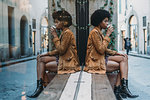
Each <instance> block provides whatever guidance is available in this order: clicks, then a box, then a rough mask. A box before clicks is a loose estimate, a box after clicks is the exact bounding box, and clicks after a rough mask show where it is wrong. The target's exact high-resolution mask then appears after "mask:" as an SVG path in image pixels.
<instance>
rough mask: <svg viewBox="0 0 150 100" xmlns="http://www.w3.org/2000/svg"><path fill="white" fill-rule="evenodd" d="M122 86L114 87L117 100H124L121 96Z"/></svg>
mask: <svg viewBox="0 0 150 100" xmlns="http://www.w3.org/2000/svg"><path fill="white" fill-rule="evenodd" d="M120 88H121V87H120V86H115V87H114V94H115V96H116V100H123V99H122V97H121V95H120Z"/></svg>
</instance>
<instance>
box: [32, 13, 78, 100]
mask: <svg viewBox="0 0 150 100" xmlns="http://www.w3.org/2000/svg"><path fill="white" fill-rule="evenodd" d="M52 16H53V19H54V23H55V26H56V29H58V30H61V31H62V32H61V35H60V37H59V38H58V36H57V33H56V29H55V28H51V34H52V36H53V43H54V45H55V48H56V49H55V50H53V51H50V52H48V53H46V54H41V55H39V56H38V57H37V89H36V90H35V92H34V93H33V94H32V95H31V96H29V97H31V98H35V97H37V96H38V95H39V94H40V93H41V92H42V90H43V79H44V74H45V70H47V69H48V70H50V71H51V72H57V73H58V74H70V73H74V72H76V71H80V66H79V60H78V56H77V48H76V42H75V37H74V34H73V32H72V31H71V30H70V29H69V27H70V26H71V25H72V17H71V15H70V14H69V13H68V12H67V11H65V10H63V11H57V12H54V13H53V15H52ZM56 55H57V57H56Z"/></svg>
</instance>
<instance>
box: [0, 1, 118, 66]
mask: <svg viewBox="0 0 150 100" xmlns="http://www.w3.org/2000/svg"><path fill="white" fill-rule="evenodd" d="M100 8H103V9H106V10H108V11H113V15H112V24H114V25H115V26H116V27H117V17H118V16H117V0H0V61H1V62H4V61H7V60H11V59H19V58H22V57H28V56H33V55H37V54H39V53H42V52H46V51H49V50H51V49H52V47H51V44H52V41H51V38H50V37H51V36H50V31H49V30H48V29H49V28H50V27H51V26H52V25H54V23H53V18H52V13H53V12H54V11H57V10H63V9H65V10H66V11H68V12H69V13H70V14H71V15H72V19H73V25H72V26H71V27H70V29H71V30H72V31H73V33H74V35H75V37H76V42H77V48H78V55H79V58H80V61H81V62H82V63H83V62H84V61H85V59H84V58H85V54H86V46H87V45H86V44H87V39H88V35H89V32H90V31H91V29H92V28H93V26H91V24H90V16H91V14H92V13H93V12H94V11H95V10H97V9H100ZM48 9H49V10H48ZM48 15H49V16H48ZM48 23H49V24H48ZM48 26H49V28H48ZM115 33H116V34H117V33H118V32H117V29H115ZM117 40H118V38H117V37H116V38H115V41H116V43H117ZM115 47H116V48H117V44H116V45H115Z"/></svg>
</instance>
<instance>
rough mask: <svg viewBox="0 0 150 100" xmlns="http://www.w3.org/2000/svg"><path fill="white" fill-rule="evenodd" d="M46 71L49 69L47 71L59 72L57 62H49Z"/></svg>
mask: <svg viewBox="0 0 150 100" xmlns="http://www.w3.org/2000/svg"><path fill="white" fill-rule="evenodd" d="M45 69H47V70H49V71H51V72H57V62H56V61H51V62H48V63H47V64H46V65H45Z"/></svg>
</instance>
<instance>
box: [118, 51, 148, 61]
mask: <svg viewBox="0 0 150 100" xmlns="http://www.w3.org/2000/svg"><path fill="white" fill-rule="evenodd" d="M119 52H120V53H126V52H125V51H119ZM129 55H130V56H136V57H141V58H146V59H150V55H146V54H138V53H136V52H133V51H130V52H129Z"/></svg>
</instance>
